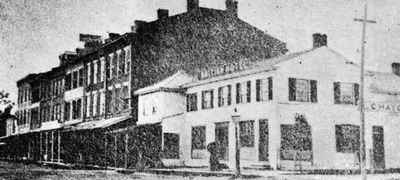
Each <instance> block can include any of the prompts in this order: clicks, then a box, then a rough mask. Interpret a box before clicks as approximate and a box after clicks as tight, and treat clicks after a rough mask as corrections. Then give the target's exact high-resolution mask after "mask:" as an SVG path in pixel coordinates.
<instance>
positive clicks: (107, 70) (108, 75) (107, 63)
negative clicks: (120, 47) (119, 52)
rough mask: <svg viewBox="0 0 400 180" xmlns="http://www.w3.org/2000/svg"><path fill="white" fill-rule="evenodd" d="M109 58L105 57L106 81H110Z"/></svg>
mask: <svg viewBox="0 0 400 180" xmlns="http://www.w3.org/2000/svg"><path fill="white" fill-rule="evenodd" d="M110 65H111V64H110V56H105V66H106V67H105V70H106V79H110V70H111V68H110Z"/></svg>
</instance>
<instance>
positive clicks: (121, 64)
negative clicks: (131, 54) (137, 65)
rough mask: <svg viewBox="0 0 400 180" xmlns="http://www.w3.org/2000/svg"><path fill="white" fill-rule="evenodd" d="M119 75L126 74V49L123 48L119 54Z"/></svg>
mask: <svg viewBox="0 0 400 180" xmlns="http://www.w3.org/2000/svg"><path fill="white" fill-rule="evenodd" d="M118 64H119V66H118V76H121V75H123V74H125V50H123V49H122V50H121V53H120V54H119V62H118Z"/></svg>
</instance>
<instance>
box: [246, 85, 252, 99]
mask: <svg viewBox="0 0 400 180" xmlns="http://www.w3.org/2000/svg"><path fill="white" fill-rule="evenodd" d="M246 100H247V102H248V103H249V102H250V101H251V81H247V83H246Z"/></svg>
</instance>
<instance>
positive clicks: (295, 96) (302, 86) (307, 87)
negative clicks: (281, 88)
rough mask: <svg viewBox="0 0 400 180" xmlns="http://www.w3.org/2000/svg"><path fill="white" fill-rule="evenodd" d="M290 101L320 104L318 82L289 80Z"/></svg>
mask: <svg viewBox="0 0 400 180" xmlns="http://www.w3.org/2000/svg"><path fill="white" fill-rule="evenodd" d="M289 101H298V102H318V98H317V81H316V80H308V79H297V78H289Z"/></svg>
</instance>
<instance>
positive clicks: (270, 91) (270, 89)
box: [268, 77, 273, 100]
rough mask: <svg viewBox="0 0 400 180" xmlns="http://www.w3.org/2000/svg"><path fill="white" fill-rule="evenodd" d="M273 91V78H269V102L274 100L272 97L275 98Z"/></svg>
mask: <svg viewBox="0 0 400 180" xmlns="http://www.w3.org/2000/svg"><path fill="white" fill-rule="evenodd" d="M272 89H273V83H272V77H269V78H268V99H269V100H272V97H273V92H272Z"/></svg>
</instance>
